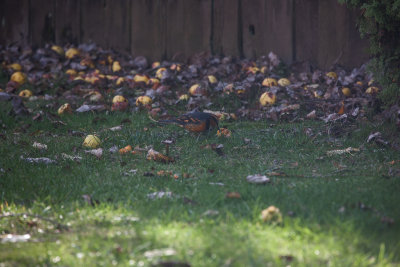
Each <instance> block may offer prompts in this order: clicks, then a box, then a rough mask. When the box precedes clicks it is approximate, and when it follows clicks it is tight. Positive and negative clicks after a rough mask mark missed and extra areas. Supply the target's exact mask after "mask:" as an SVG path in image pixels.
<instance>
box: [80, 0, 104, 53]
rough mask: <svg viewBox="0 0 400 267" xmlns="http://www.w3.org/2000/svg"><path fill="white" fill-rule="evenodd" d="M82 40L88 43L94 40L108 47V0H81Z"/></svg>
mask: <svg viewBox="0 0 400 267" xmlns="http://www.w3.org/2000/svg"><path fill="white" fill-rule="evenodd" d="M80 3H81V8H80V10H81V15H80V18H81V19H80V25H81V26H80V27H81V28H80V40H81V42H84V43H87V42H91V41H94V42H96V43H97V44H98V45H99V46H102V47H106V44H107V40H106V39H107V38H106V35H105V33H106V31H105V28H106V27H107V26H106V23H107V21H106V15H105V13H106V12H105V7H106V0H80Z"/></svg>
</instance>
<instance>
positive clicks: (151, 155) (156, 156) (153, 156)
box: [146, 149, 174, 163]
mask: <svg viewBox="0 0 400 267" xmlns="http://www.w3.org/2000/svg"><path fill="white" fill-rule="evenodd" d="M146 158H147V159H148V160H154V161H157V162H162V163H170V162H174V159H173V158H171V157H168V156H165V155H163V154H161V153H160V152H158V151H155V150H154V149H150V150H149V151H148V152H147V156H146Z"/></svg>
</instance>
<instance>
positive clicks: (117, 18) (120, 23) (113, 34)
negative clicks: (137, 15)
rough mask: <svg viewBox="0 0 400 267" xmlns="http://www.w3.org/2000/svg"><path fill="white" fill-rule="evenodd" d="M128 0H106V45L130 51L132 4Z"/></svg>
mask: <svg viewBox="0 0 400 267" xmlns="http://www.w3.org/2000/svg"><path fill="white" fill-rule="evenodd" d="M131 2H132V1H126V0H106V2H105V3H106V4H105V7H104V11H105V29H104V30H105V36H104V38H105V41H106V47H107V48H112V49H116V50H123V51H130V46H131V44H130V34H131V33H130V15H131V14H130V4H131Z"/></svg>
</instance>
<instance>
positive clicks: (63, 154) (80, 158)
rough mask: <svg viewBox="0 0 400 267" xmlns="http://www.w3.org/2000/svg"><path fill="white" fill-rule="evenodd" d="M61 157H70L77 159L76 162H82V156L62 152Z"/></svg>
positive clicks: (70, 158)
mask: <svg viewBox="0 0 400 267" xmlns="http://www.w3.org/2000/svg"><path fill="white" fill-rule="evenodd" d="M61 157H62V158H63V159H69V160H73V161H76V162H80V161H81V160H82V157H79V156H71V155H68V154H65V153H61Z"/></svg>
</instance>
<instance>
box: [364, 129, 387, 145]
mask: <svg viewBox="0 0 400 267" xmlns="http://www.w3.org/2000/svg"><path fill="white" fill-rule="evenodd" d="M372 141H374V142H375V143H377V144H379V145H385V146H387V145H389V142H387V141H385V140H384V139H383V138H382V133H381V132H376V133H372V134H370V135H369V136H368V139H367V143H370V142H372Z"/></svg>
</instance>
